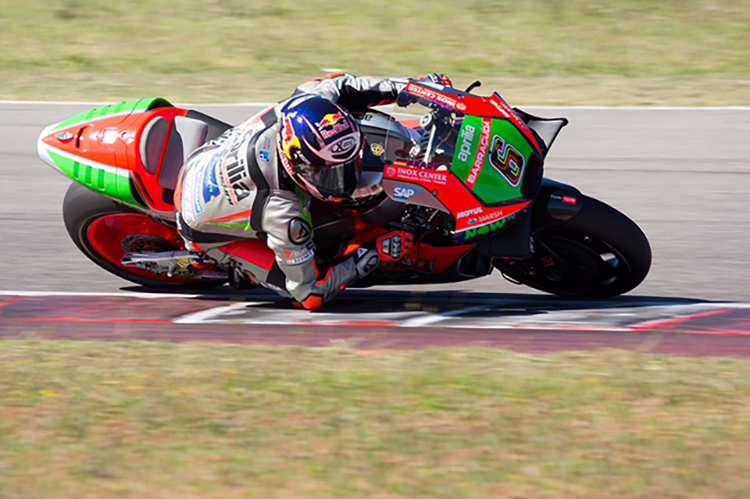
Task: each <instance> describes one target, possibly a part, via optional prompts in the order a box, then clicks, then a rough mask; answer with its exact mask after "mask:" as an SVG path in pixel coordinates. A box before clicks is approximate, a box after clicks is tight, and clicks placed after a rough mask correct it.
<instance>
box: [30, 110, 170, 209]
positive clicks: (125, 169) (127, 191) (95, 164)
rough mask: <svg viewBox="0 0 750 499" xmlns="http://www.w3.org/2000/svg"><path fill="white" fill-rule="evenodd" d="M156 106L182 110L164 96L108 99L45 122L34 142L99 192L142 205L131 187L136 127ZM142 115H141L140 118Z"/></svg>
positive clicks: (56, 163)
mask: <svg viewBox="0 0 750 499" xmlns="http://www.w3.org/2000/svg"><path fill="white" fill-rule="evenodd" d="M157 108H169V109H165V111H167V112H170V113H172V112H174V113H177V114H179V113H180V111H181V110H178V109H177V108H173V107H172V105H171V104H170V103H169V102H168V101H167V100H165V99H162V98H148V99H140V100H133V101H128V102H121V103H119V104H111V105H107V106H103V107H99V108H95V109H91V110H89V111H86V112H83V113H80V114H77V115H75V116H73V117H71V118H68V119H66V120H63V121H61V122H59V123H56V124H54V125H51V126H49V127H47V128H46V129H45V130H44V131H43V132H42V134H41V135H40V137H39V141H38V144H37V147H38V152H39V156H40V157H41V158H42V159H43V160H44V161H45V162H47V163H48V164H50V165H51V166H52V167H53V168H55V169H57V170H59V171H60V172H61V173H63V174H64V175H66V176H67V177H69V178H71V179H72V180H74V181H76V182H78V183H80V184H82V185H84V186H86V187H88V188H89V189H92V190H94V191H97V192H100V193H102V194H103V195H105V196H107V197H109V198H112V199H115V200H117V201H120V202H122V203H125V204H127V205H129V206H133V207H136V208H140V209H144V208H156V209H157V211H170V210H171V209H170V208H169V206H167V203H164V206H151V207H148V206H145V205H144V204H143V202H142V201H141V199H142V196H141V195H139V193H136V192H134V184H133V182H134V178H133V174H134V172H137V171H138V169H139V168H140V167H141V165H139V164H138V159H137V158H138V157H139V155H138V154H136V153H135V151H136V150H137V147H138V146H139V140H140V132H141V131H142V128H143V126H145V123H146V120H147V119H148V117H147V114H146V113H149V112H150V111H152V110H154V109H157ZM142 118H143V119H142Z"/></svg>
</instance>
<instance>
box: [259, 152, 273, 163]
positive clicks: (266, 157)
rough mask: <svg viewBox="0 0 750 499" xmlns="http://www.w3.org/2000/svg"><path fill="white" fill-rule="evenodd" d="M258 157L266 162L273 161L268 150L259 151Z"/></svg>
mask: <svg viewBox="0 0 750 499" xmlns="http://www.w3.org/2000/svg"><path fill="white" fill-rule="evenodd" d="M258 159H259V160H260V161H263V162H264V163H268V162H269V161H271V153H270V152H268V151H258Z"/></svg>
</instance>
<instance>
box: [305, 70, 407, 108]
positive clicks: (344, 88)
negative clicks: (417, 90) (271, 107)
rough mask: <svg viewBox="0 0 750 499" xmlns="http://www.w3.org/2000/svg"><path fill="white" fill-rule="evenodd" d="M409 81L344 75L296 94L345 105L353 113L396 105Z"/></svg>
mask: <svg viewBox="0 0 750 499" xmlns="http://www.w3.org/2000/svg"><path fill="white" fill-rule="evenodd" d="M406 81H407V80H402V79H396V78H392V79H388V78H386V79H383V78H372V77H369V76H354V75H350V74H342V75H339V76H334V77H327V78H324V79H322V80H312V81H309V82H307V83H305V84H303V85H300V86H299V87H297V90H296V92H295V94H301V93H312V94H318V95H321V96H323V97H325V98H327V99H331V100H332V101H334V102H337V103H339V104H341V106H343V107H344V108H346V109H348V110H349V111H352V112H357V111H364V110H366V109H367V108H369V107H372V106H379V105H385V104H391V103H393V102H394V101H395V100H396V98H397V97H398V94H399V92H401V90H403V89H404V87H405V86H406Z"/></svg>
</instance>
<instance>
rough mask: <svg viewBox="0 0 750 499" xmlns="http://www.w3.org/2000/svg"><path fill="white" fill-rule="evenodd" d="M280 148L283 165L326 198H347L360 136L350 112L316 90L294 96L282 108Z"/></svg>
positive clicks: (298, 180) (353, 180) (355, 176)
mask: <svg viewBox="0 0 750 499" xmlns="http://www.w3.org/2000/svg"><path fill="white" fill-rule="evenodd" d="M280 121H281V125H280V130H279V139H278V152H279V158H280V159H281V162H282V164H283V165H284V169H285V170H286V172H287V173H288V174H289V176H290V177H292V179H293V180H294V181H295V182H296V183H297V184H298V185H299V186H300V187H302V188H303V189H304V190H306V191H307V192H309V193H310V194H312V195H313V196H315V197H317V198H318V199H322V200H324V201H334V202H342V201H346V200H347V199H348V198H349V196H350V195H351V194H352V193H353V192H354V190H355V188H356V187H357V182H358V180H359V176H360V172H361V165H362V151H363V142H364V138H363V136H362V132H361V131H360V129H359V126H358V125H357V122H356V121H355V120H354V118H353V117H352V115H351V114H349V112H348V111H346V110H345V109H344V108H342V107H341V106H339V105H337V104H336V103H335V102H333V101H331V100H329V99H326V98H324V97H321V96H319V95H313V94H307V95H301V96H299V97H295V98H293V99H292V100H291V101H289V102H288V103H287V104H285V105H284V107H283V108H282V110H281V119H280Z"/></svg>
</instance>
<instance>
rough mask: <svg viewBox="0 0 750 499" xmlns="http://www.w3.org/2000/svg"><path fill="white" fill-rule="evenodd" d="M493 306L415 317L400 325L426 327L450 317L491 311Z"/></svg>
mask: <svg viewBox="0 0 750 499" xmlns="http://www.w3.org/2000/svg"><path fill="white" fill-rule="evenodd" d="M491 308H492V305H480V306H476V307H466V308H459V309H457V310H450V311H448V312H442V313H438V314H430V315H424V316H421V317H415V318H413V319H407V320H405V321H403V322H401V323H400V324H399V326H400V327H424V326H429V325H430V324H434V323H436V322H440V321H442V320H444V319H447V318H448V317H456V316H459V315H463V314H470V313H472V312H482V311H484V310H488V309H491Z"/></svg>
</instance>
